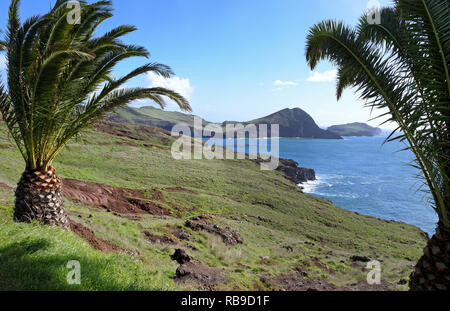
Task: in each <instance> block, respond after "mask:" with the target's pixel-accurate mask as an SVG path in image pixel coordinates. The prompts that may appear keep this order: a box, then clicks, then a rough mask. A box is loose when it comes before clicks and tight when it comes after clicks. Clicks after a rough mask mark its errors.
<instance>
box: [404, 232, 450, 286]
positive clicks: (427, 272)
mask: <svg viewBox="0 0 450 311" xmlns="http://www.w3.org/2000/svg"><path fill="white" fill-rule="evenodd" d="M423 252H424V254H423V256H422V257H421V258H420V260H419V262H418V263H417V265H416V267H415V270H414V272H413V273H412V274H411V276H410V281H409V288H410V290H412V291H449V290H450V233H449V232H446V231H444V230H442V228H439V227H438V229H437V231H436V234H435V235H434V236H433V237H432V238H431V239H430V240H429V241H428V244H427V246H426V247H425V249H424V251H423Z"/></svg>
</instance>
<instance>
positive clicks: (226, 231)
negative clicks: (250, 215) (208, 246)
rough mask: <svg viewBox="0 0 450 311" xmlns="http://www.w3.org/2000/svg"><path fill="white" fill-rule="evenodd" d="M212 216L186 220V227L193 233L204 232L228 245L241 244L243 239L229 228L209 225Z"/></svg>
mask: <svg viewBox="0 0 450 311" xmlns="http://www.w3.org/2000/svg"><path fill="white" fill-rule="evenodd" d="M214 218H215V217H214V216H209V215H201V216H197V217H192V218H190V219H188V220H186V224H185V225H186V227H188V228H191V229H192V230H194V231H206V232H209V233H212V234H215V235H218V236H220V237H221V238H222V241H223V242H224V243H225V244H228V245H236V244H242V243H243V239H242V237H241V235H240V234H239V233H238V232H237V231H235V230H232V229H230V228H221V227H219V226H218V225H215V224H210V223H209V222H208V220H209V219H214Z"/></svg>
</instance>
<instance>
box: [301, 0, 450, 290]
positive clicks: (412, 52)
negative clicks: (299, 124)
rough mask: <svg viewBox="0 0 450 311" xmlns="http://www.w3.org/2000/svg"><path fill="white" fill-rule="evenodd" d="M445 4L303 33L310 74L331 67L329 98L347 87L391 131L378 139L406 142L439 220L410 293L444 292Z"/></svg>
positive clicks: (448, 22)
mask: <svg viewBox="0 0 450 311" xmlns="http://www.w3.org/2000/svg"><path fill="white" fill-rule="evenodd" d="M449 3H450V2H449V0H396V1H394V5H393V7H388V8H383V9H380V10H379V11H378V13H379V14H381V23H379V24H374V23H372V22H371V21H370V20H368V18H367V17H366V16H363V17H362V18H361V19H360V21H359V24H358V27H357V28H356V29H353V28H351V27H348V26H346V25H344V24H343V23H341V22H336V21H332V20H328V21H323V22H320V23H318V24H316V25H315V26H314V27H312V28H311V29H310V33H309V35H308V37H307V47H306V58H307V61H308V63H309V65H310V67H311V68H312V69H314V68H315V67H316V65H317V64H318V63H319V61H321V60H324V59H327V60H329V61H331V62H332V63H333V64H334V65H336V66H337V68H338V78H337V98H338V99H339V98H340V97H341V95H342V92H343V90H344V89H345V88H347V87H349V86H352V87H355V88H356V91H357V92H358V94H359V95H360V97H361V99H363V100H364V101H365V102H366V103H367V105H368V106H369V107H372V108H384V109H387V111H388V112H387V113H385V114H383V116H385V117H388V121H390V122H395V123H396V124H397V125H398V127H397V128H396V130H395V131H393V133H392V134H391V135H390V136H389V137H388V138H387V139H386V142H387V141H392V140H400V141H402V142H405V143H406V149H409V150H411V151H412V152H413V153H414V155H415V161H414V163H413V165H414V166H415V167H417V168H418V169H420V170H421V172H422V174H421V178H422V180H423V181H424V185H425V187H424V188H423V189H426V190H424V191H427V192H429V193H430V194H431V196H430V197H431V198H432V199H431V200H430V201H431V203H432V204H431V205H432V207H433V208H434V210H435V211H436V213H437V215H438V216H439V223H438V226H437V230H436V233H435V235H434V236H433V237H432V238H431V239H430V240H429V241H428V245H427V247H426V248H425V250H424V255H423V257H422V258H421V259H420V260H419V262H418V263H417V265H416V267H415V271H414V272H413V273H412V274H411V276H410V283H409V285H410V288H411V290H450V222H449V218H450V206H449V203H450V184H449V176H450V165H449V157H450V152H449V150H450V148H449V145H450V133H449V124H450V66H449V63H450V9H449Z"/></svg>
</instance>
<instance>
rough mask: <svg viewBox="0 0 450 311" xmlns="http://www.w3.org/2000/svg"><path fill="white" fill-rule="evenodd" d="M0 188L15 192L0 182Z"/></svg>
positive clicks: (12, 188)
mask: <svg viewBox="0 0 450 311" xmlns="http://www.w3.org/2000/svg"><path fill="white" fill-rule="evenodd" d="M0 188H3V189H6V190H14V189H15V188H14V187H11V186H8V185H7V184H5V183H2V182H0Z"/></svg>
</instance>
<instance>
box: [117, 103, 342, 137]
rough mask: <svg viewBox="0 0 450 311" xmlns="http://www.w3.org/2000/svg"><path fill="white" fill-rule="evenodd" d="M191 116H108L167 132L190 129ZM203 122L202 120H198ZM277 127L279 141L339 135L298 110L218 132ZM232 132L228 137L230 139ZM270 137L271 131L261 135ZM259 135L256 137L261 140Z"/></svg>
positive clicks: (122, 112)
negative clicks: (176, 127)
mask: <svg viewBox="0 0 450 311" xmlns="http://www.w3.org/2000/svg"><path fill="white" fill-rule="evenodd" d="M194 117H195V116H194V115H190V114H185V113H181V112H174V111H164V110H161V109H158V108H154V107H141V108H132V107H126V108H121V109H118V110H117V112H116V113H115V114H114V115H112V116H111V118H110V120H112V121H119V122H129V123H135V124H147V125H152V126H157V127H159V128H162V129H165V130H168V131H171V130H172V128H173V126H174V125H176V124H183V125H187V126H189V127H190V128H191V130H192V129H193V127H194ZM202 120H203V119H202ZM209 123H210V122H208V121H206V120H203V125H204V126H206V125H207V124H209ZM237 123H239V124H244V125H247V124H255V125H259V124H265V125H266V124H278V125H279V129H280V131H279V136H280V137H304V138H322V139H342V137H340V136H339V135H337V134H335V133H333V132H330V131H327V130H323V129H321V128H319V127H318V126H317V124H316V123H315V121H314V120H313V118H312V117H311V116H310V115H308V114H307V113H306V112H305V111H303V110H301V109H300V108H294V109H283V110H281V111H278V112H275V113H273V114H271V115H268V116H265V117H262V118H259V119H255V120H252V121H248V122H235V121H225V122H223V123H222V124H221V125H222V128H223V131H224V133H226V128H225V126H226V125H227V124H230V125H233V124H237ZM233 134H234V132H233V133H232V134H231V135H233ZM266 134H267V135H268V136H270V135H271V127H270V126H269V128H268V132H267V133H265V134H264V135H266ZM262 135H263V134H260V136H262Z"/></svg>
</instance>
